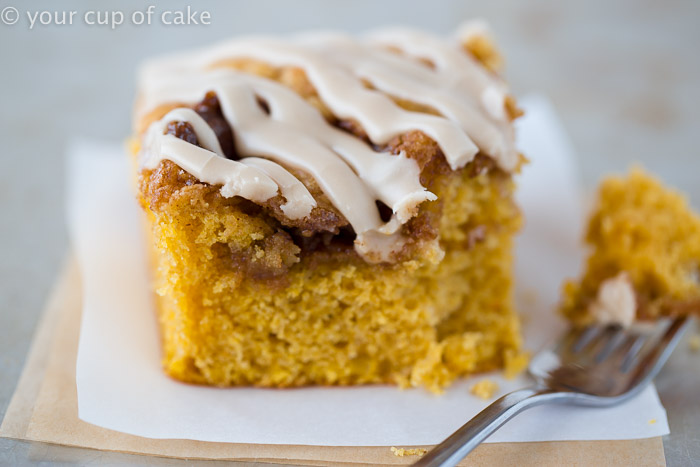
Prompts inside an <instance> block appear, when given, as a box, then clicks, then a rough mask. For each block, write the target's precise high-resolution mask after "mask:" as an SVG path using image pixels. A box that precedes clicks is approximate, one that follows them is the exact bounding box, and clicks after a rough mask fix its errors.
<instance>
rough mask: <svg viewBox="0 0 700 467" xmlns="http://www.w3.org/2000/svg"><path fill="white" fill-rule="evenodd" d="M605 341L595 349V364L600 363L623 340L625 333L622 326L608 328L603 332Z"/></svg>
mask: <svg viewBox="0 0 700 467" xmlns="http://www.w3.org/2000/svg"><path fill="white" fill-rule="evenodd" d="M603 332H604V334H605V339H604V340H601V341H600V342H599V344H598V346H597V348H596V349H595V353H594V355H595V362H596V363H600V362H602V361H603V360H604V359H606V358H607V357H608V356H609V355H610V354H611V353H612V352H614V351H615V349H616V348H617V347H618V346H619V345H620V343H622V341H623V340H624V339H625V331H624V329H623V328H622V326H619V325H618V326H608V327H607V328H606V329H605V330H604V331H603Z"/></svg>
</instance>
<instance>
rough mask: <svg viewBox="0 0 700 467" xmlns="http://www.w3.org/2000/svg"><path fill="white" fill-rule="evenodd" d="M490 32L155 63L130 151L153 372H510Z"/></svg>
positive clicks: (311, 375) (206, 53) (219, 380)
mask: <svg viewBox="0 0 700 467" xmlns="http://www.w3.org/2000/svg"><path fill="white" fill-rule="evenodd" d="M498 63H500V59H499V58H498V55H497V52H496V50H495V48H494V47H493V45H492V42H491V41H490V39H489V37H488V34H487V30H486V29H485V28H484V26H483V25H481V24H471V25H467V26H466V27H464V28H462V29H461V30H460V34H459V35H457V36H454V37H451V38H440V37H436V36H432V35H429V34H425V33H422V32H419V31H413V30H406V29H385V30H380V31H377V32H373V33H370V34H366V35H363V36H361V37H359V38H356V37H350V36H346V35H342V34H335V33H323V34H301V35H298V36H294V37H291V38H285V39H276V38H268V37H265V38H259V37H258V38H241V39H236V40H233V41H231V42H228V43H224V44H221V45H218V46H214V47H211V48H209V49H205V50H202V51H196V52H192V53H185V54H180V55H177V56H172V57H166V58H163V59H156V60H153V61H151V62H149V63H147V64H146V65H145V66H144V67H143V70H142V73H141V76H140V85H139V95H138V98H137V103H136V116H135V125H134V126H135V132H136V136H135V138H134V145H133V151H132V152H133V156H134V169H135V177H136V179H137V186H138V196H139V199H140V202H141V204H142V206H143V208H144V210H145V212H146V218H147V222H146V224H147V232H148V237H149V245H150V246H151V257H152V262H151V263H152V266H153V268H152V269H153V276H154V281H155V290H156V292H157V302H158V303H157V304H158V315H159V322H160V326H161V334H162V342H163V363H164V368H165V371H166V372H167V373H168V374H169V375H171V376H172V377H174V378H177V379H179V380H182V381H186V382H192V383H199V384H209V385H218V386H228V385H256V386H268V387H289V386H302V385H315V384H323V385H351V384H368V383H391V384H397V385H400V386H420V385H423V386H426V387H428V388H430V389H432V390H436V391H438V390H440V389H441V388H443V387H444V386H446V385H448V384H449V383H451V382H452V381H454V380H455V379H456V378H458V377H460V376H464V375H468V374H471V373H475V372H480V371H486V370H491V369H497V368H504V367H511V368H514V367H515V366H521V363H522V360H523V355H522V354H521V353H520V341H521V340H520V336H519V326H518V320H517V317H516V314H515V312H514V309H513V303H512V257H511V249H512V237H513V235H514V234H515V233H516V232H517V231H518V229H519V228H520V225H521V216H520V213H519V210H518V208H517V206H516V205H515V204H514V202H513V190H514V183H513V174H514V173H516V172H517V171H518V170H519V166H520V164H521V161H522V157H521V156H520V155H519V154H518V153H517V151H516V150H515V146H514V141H513V140H514V136H513V127H512V120H513V119H514V118H516V117H517V116H518V115H519V113H520V112H519V110H518V109H517V107H516V105H515V101H514V100H513V98H512V97H510V96H509V94H508V92H507V88H506V86H505V84H504V83H503V81H502V80H501V79H500V78H499V76H498V75H497V74H496V73H495V71H494V68H495V67H496V66H497V64H498Z"/></svg>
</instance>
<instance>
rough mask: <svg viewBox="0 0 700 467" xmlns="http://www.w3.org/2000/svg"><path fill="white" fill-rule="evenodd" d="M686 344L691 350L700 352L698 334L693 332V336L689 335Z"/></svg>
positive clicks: (699, 336)
mask: <svg viewBox="0 0 700 467" xmlns="http://www.w3.org/2000/svg"><path fill="white" fill-rule="evenodd" d="M688 345H689V346H690V351H691V352H700V334H695V335H694V336H690V340H689V341H688Z"/></svg>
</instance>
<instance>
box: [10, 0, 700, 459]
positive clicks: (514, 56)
mask: <svg viewBox="0 0 700 467" xmlns="http://www.w3.org/2000/svg"><path fill="white" fill-rule="evenodd" d="M150 3H153V4H155V5H156V11H157V12H161V11H163V10H166V9H169V10H176V9H181V8H183V7H184V6H186V5H187V4H188V3H185V2H180V1H174V2H168V3H167V4H165V3H164V2H160V3H157V2H150ZM192 4H194V5H193V7H194V9H195V10H200V11H201V10H207V11H209V12H210V13H211V17H212V20H211V22H212V24H211V25H209V26H203V25H199V26H196V25H190V26H164V25H162V24H159V21H158V20H156V21H155V22H154V24H152V25H150V26H146V25H142V26H133V25H127V24H124V25H121V26H119V27H117V28H116V29H114V30H111V29H110V28H109V27H105V26H97V25H95V26H88V25H86V24H84V23H83V21H82V18H81V14H82V13H84V12H85V11H87V10H91V9H99V10H101V11H104V10H119V11H122V12H124V13H126V14H130V13H131V12H133V11H135V10H137V9H138V10H143V9H144V8H145V5H146V3H144V2H141V1H125V2H118V3H117V2H99V3H98V2H89V1H84V2H71V1H64V2H35V1H23V2H22V1H20V0H1V1H0V10H1V9H3V8H5V7H6V6H15V7H17V9H18V10H19V11H20V14H21V17H20V20H19V22H18V23H17V24H15V25H13V26H8V25H5V24H2V23H0V63H1V65H0V66H1V68H0V70H2V71H1V72H0V79H1V80H2V84H1V85H0V144H2V151H1V152H0V158H1V160H2V165H1V166H0V205H1V207H0V209H1V211H0V213H1V214H2V221H1V222H0V245H1V246H0V249H1V250H0V251H1V252H2V253H1V256H0V257H1V260H0V418H1V417H2V415H3V414H4V412H5V410H6V408H7V404H8V403H9V399H10V397H11V395H12V391H13V390H14V387H15V384H16V381H17V379H18V377H19V374H20V372H21V369H22V366H23V363H24V359H25V356H26V352H27V350H28V347H29V344H30V342H31V336H32V332H33V330H34V327H35V325H36V323H37V320H38V317H39V314H40V311H41V309H42V304H43V302H44V300H45V298H46V296H47V293H48V291H49V288H50V286H51V284H52V282H53V280H54V278H55V276H56V274H57V272H58V270H59V266H60V263H61V260H62V258H63V257H64V255H65V254H66V251H67V248H68V240H67V235H66V228H65V221H64V213H63V199H64V193H65V183H64V163H63V153H64V148H65V145H66V143H67V142H68V141H70V140H71V139H72V138H74V137H76V136H90V137H97V138H108V139H112V140H115V141H119V140H121V139H123V138H124V137H125V136H127V135H128V134H129V131H130V109H131V101H132V98H133V93H134V71H135V67H136V66H137V63H138V62H139V61H140V60H141V59H143V58H144V57H147V56H150V55H153V54H156V53H161V52H165V51H171V50H176V49H179V48H183V47H188V46H197V45H202V44H206V43H208V42H211V41H213V40H217V39H222V38H225V37H228V36H231V35H234V34H242V33H251V32H274V33H283V32H288V31H294V30H298V29H303V28H342V29H345V30H348V31H360V30H364V29H368V28H371V27H374V26H378V25H385V24H409V25H416V26H421V27H424V28H427V29H431V30H434V31H444V32H449V31H451V30H452V29H453V28H454V27H455V26H456V25H457V24H459V23H460V22H461V21H462V20H464V19H467V18H473V17H484V18H486V19H488V21H489V22H490V23H491V25H492V27H493V29H494V31H495V35H496V37H497V39H498V42H499V44H500V46H501V48H502V50H503V51H504V53H505V55H506V58H507V70H506V76H507V78H508V80H509V81H510V83H511V85H512V88H513V89H514V91H515V93H516V95H517V94H521V95H522V94H525V93H530V92H541V93H545V94H546V95H548V96H549V97H550V98H551V99H552V100H553V102H554V104H555V106H556V108H557V110H558V112H559V114H560V116H561V117H562V120H563V122H564V124H565V126H566V128H567V130H568V132H569V134H570V136H571V138H572V140H573V143H574V147H575V148H576V150H577V153H578V156H579V160H580V167H581V177H582V181H583V182H584V185H585V186H586V187H587V188H588V189H592V187H594V186H595V183H596V181H597V179H598V178H599V177H600V176H601V175H602V174H604V173H607V172H611V171H618V172H619V171H622V170H624V169H626V168H627V167H628V166H629V165H630V164H632V163H634V162H640V163H642V164H643V165H645V166H646V167H647V168H648V169H650V170H652V171H654V172H656V173H657V174H658V175H659V176H660V177H661V178H662V179H664V180H665V181H667V182H669V183H671V184H673V185H675V186H677V187H679V188H681V189H682V190H684V191H685V192H686V193H688V195H689V197H690V199H691V200H692V202H693V204H694V205H695V206H700V183H699V182H698V180H699V179H700V176H699V173H700V159H699V157H700V149H698V148H699V146H698V133H700V109H699V107H700V105H699V104H700V2H698V1H694V0H688V1H679V0H665V1H660V0H659V1H652V0H634V1H633V0H629V1H580V2H579V1H577V2H573V1H555V0H551V1H533V2H523V1H517V0H507V1H493V2H486V1H484V2H479V3H477V2H471V1H431V2H411V1H398V0H392V1H379V0H375V1H368V0H352V1H344V2H340V1H321V0H319V1H282V0H280V1H256V2H253V1H234V2H216V3H215V2H196V3H195V2H192ZM28 10H29V11H42V10H48V11H70V10H77V11H78V12H79V14H78V16H77V17H76V19H75V22H74V24H73V25H63V26H58V25H54V26H40V25H36V26H35V27H34V29H33V30H30V29H29V24H28V21H27V17H26V12H27V11H28ZM574 272H575V271H572V274H573V273H574ZM695 332H697V331H695ZM657 384H658V387H659V391H660V394H661V397H662V399H663V402H664V404H665V405H666V407H667V408H668V410H669V413H670V422H671V430H672V432H673V433H672V435H671V436H669V437H667V439H666V440H665V441H664V444H665V448H666V454H667V457H668V460H669V464H670V465H693V464H695V465H697V464H698V463H700V354H695V355H692V354H690V353H689V352H688V346H687V343H686V344H682V345H681V347H680V348H679V349H678V351H677V352H676V353H675V354H674V356H673V359H672V361H671V362H670V364H669V365H668V366H667V368H666V369H665V370H664V372H663V374H662V375H661V376H660V377H659V378H658V381H657ZM42 461H53V462H79V463H103V462H108V463H124V464H134V463H151V464H153V463H155V464H159V465H171V464H172V465H180V464H183V463H185V462H184V461H176V460H168V459H156V458H139V457H136V456H128V455H121V454H110V453H100V452H96V451H87V450H80V449H71V448H61V447H55V446H46V445H34V446H32V445H30V444H29V443H23V442H17V441H11V440H5V439H0V464H23V463H34V462H42Z"/></svg>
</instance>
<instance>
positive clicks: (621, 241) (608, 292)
mask: <svg viewBox="0 0 700 467" xmlns="http://www.w3.org/2000/svg"><path fill="white" fill-rule="evenodd" d="M586 243H587V244H588V245H589V246H590V248H591V253H590V256H589V257H588V260H587V262H586V268H585V272H584V274H583V277H582V278H581V279H580V280H579V281H569V282H567V283H566V284H565V286H564V299H563V302H562V311H563V313H564V314H565V315H566V316H567V317H568V318H569V319H571V320H573V321H574V322H575V323H579V324H587V323H590V322H593V321H602V322H617V323H620V324H624V325H627V324H630V323H631V322H633V321H634V320H635V319H639V320H653V319H656V318H659V317H662V316H678V315H684V314H690V313H700V217H698V216H697V214H695V213H694V212H693V211H692V210H691V208H690V206H689V205H688V202H687V200H686V199H685V198H684V197H683V196H682V195H681V194H679V193H677V192H675V191H673V190H671V189H669V188H667V187H665V186H663V185H662V184H661V182H659V181H658V180H657V179H655V178H654V177H653V176H651V175H649V174H647V173H645V172H644V171H643V170H642V169H640V168H635V169H633V170H632V171H631V172H630V173H629V174H628V175H627V176H625V177H610V178H608V179H606V180H604V181H603V182H602V183H601V185H600V188H599V191H598V198H597V202H596V207H595V209H594V212H593V214H592V216H591V218H590V220H589V223H588V230H587V233H586Z"/></svg>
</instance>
